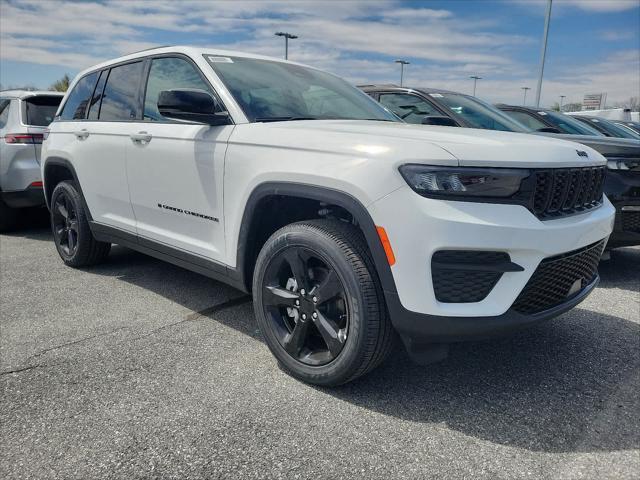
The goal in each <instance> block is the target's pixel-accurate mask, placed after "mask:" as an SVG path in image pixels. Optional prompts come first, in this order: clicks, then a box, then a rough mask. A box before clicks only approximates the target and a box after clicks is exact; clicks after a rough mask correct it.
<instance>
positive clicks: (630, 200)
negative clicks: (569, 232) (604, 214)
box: [498, 105, 640, 248]
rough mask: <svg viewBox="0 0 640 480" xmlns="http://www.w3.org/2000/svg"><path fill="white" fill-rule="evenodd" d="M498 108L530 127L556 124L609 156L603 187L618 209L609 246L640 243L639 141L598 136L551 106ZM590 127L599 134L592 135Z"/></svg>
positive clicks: (578, 139)
mask: <svg viewBox="0 0 640 480" xmlns="http://www.w3.org/2000/svg"><path fill="white" fill-rule="evenodd" d="M498 108H499V109H500V110H502V111H503V112H505V113H507V114H508V115H511V116H513V118H514V119H516V120H518V121H519V122H521V123H523V124H525V125H526V126H528V127H529V128H531V129H538V128H539V127H555V128H557V129H558V130H559V131H561V132H562V133H565V134H568V135H571V136H565V135H562V137H563V138H571V139H573V140H575V141H578V142H580V143H583V144H585V145H588V146H590V147H591V148H593V149H594V150H597V151H598V152H600V153H601V154H602V155H604V156H605V157H606V158H607V160H609V163H608V173H607V178H606V181H605V185H604V191H605V193H606V194H607V197H608V198H609V200H611V203H613V204H614V206H615V207H616V212H617V215H616V225H615V229H614V232H613V234H612V235H611V238H610V240H609V247H610V248H615V247H624V246H631V245H640V141H638V140H635V139H630V138H612V137H604V136H599V135H601V134H600V133H599V132H597V130H595V129H594V128H593V127H592V126H591V125H586V124H584V123H582V122H580V121H579V120H576V119H574V118H573V117H570V116H569V115H565V114H562V113H558V112H554V111H551V110H544V109H537V108H530V107H520V106H513V105H498ZM591 130H594V131H596V132H597V133H598V135H596V136H593V135H591V134H590V131H591ZM570 132H574V133H573V134H571V133H570Z"/></svg>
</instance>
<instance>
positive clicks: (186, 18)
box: [0, 0, 640, 105]
mask: <svg viewBox="0 0 640 480" xmlns="http://www.w3.org/2000/svg"><path fill="white" fill-rule="evenodd" d="M71 3H72V2H61V1H54V0H0V83H1V84H2V86H3V88H7V87H10V86H18V85H32V86H35V87H40V88H46V87H47V86H49V85H50V84H51V83H52V82H53V81H55V80H56V79H57V78H59V77H61V76H62V75H63V74H64V73H69V74H71V75H75V74H76V73H77V72H78V71H80V70H82V69H83V68H86V67H89V66H91V65H92V64H95V63H98V62H100V61H103V60H107V59H109V58H113V57H117V56H119V55H122V54H125V53H128V52H132V51H135V50H140V49H143V48H149V47H153V46H157V45H170V44H182V45H185V44H194V45H206V46H210V47H220V48H225V49H236V50H243V51H250V52H255V53H262V54H267V55H274V56H282V54H283V50H284V47H283V40H282V39H280V38H278V37H275V36H274V35H273V33H274V32H276V31H279V30H285V31H290V32H292V33H295V34H298V35H299V36H300V38H299V39H297V40H294V41H292V42H291V44H290V55H289V57H290V59H291V60H295V61H300V62H303V63H307V64H311V65H314V66H317V67H320V68H324V69H327V70H329V71H332V72H334V73H337V74H339V75H342V76H344V77H346V78H347V79H348V80H350V81H352V82H354V83H377V82H385V83H389V82H397V81H398V80H399V71H398V66H397V65H395V64H394V63H393V60H395V59H396V58H403V59H406V60H408V61H410V62H411V65H409V66H408V67H407V69H406V71H405V83H406V84H408V85H415V86H430V87H439V88H448V89H452V90H458V91H463V92H469V91H470V89H471V88H472V81H471V80H470V79H469V76H470V75H479V76H481V77H483V79H482V80H480V81H479V83H478V90H477V93H478V96H480V97H482V98H485V99H486V100H488V101H492V102H509V103H512V102H516V103H522V90H521V87H522V86H529V87H532V88H533V89H535V85H536V76H537V69H538V61H539V56H540V39H541V35H542V29H543V21H544V11H545V4H546V2H545V1H544V0H510V1H506V0H504V1H491V0H475V1H467V0H449V1H399V0H379V1H366V2H365V1H360V2H350V1H338V0H336V1H311V0H309V1H302V0H291V1H270V0H264V1H232V0H227V1H198V0H183V1H177V0H175V1H172V0H150V1H145V0H128V1H125V0H104V1H83V2H75V3H73V4H71ZM639 35H640V0H554V2H553V10H552V21H551V29H550V36H549V50H548V56H547V65H546V69H545V83H544V85H543V95H542V103H543V104H544V105H550V104H552V103H553V102H555V101H557V100H558V98H559V95H566V96H567V99H566V100H565V102H568V101H579V100H581V99H582V96H583V95H584V94H585V93H596V92H607V94H608V100H609V103H615V102H621V101H625V100H628V98H629V97H631V96H639V95H640V37H639ZM532 91H533V90H532ZM532 91H531V92H532ZM531 92H529V99H531V97H532V93H531Z"/></svg>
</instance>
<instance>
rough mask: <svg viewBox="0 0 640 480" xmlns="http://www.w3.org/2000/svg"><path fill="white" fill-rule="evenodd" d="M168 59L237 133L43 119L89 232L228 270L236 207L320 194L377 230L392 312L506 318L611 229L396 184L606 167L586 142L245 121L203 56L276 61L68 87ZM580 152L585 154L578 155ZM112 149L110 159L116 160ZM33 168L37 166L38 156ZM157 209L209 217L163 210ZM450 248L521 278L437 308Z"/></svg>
mask: <svg viewBox="0 0 640 480" xmlns="http://www.w3.org/2000/svg"><path fill="white" fill-rule="evenodd" d="M173 53H176V54H183V55H186V56H188V57H189V58H191V59H192V60H193V62H194V63H195V64H196V65H197V66H198V68H199V69H200V70H201V72H202V74H203V75H204V76H205V77H206V79H207V80H208V81H209V82H210V84H211V85H212V86H213V88H214V89H215V91H216V93H217V94H218V96H219V97H220V99H221V100H222V102H223V103H224V105H225V106H226V108H227V110H228V111H229V113H230V116H231V118H232V120H233V122H234V125H228V126H220V127H209V126H203V125H180V126H177V127H176V126H175V125H173V126H171V127H169V126H167V125H163V124H155V123H152V122H126V123H121V124H120V123H117V122H115V123H113V124H109V125H107V126H105V125H101V126H100V127H99V128H100V129H106V130H105V131H106V132H107V133H104V132H103V133H102V134H99V135H94V132H93V131H92V130H95V129H97V128H98V126H96V125H93V122H64V121H56V122H54V123H53V124H52V125H51V134H50V135H49V138H48V140H47V141H46V142H45V144H44V147H43V159H47V158H50V157H58V158H63V159H65V160H68V161H69V162H70V163H71V164H72V165H73V166H74V167H75V170H76V172H77V175H78V179H79V181H80V183H81V184H82V190H83V193H84V196H85V199H86V202H87V205H88V207H89V210H90V211H91V213H92V215H93V217H94V220H95V221H97V222H99V223H103V224H106V225H109V226H112V227H117V228H121V229H124V230H127V231H130V232H133V231H135V232H137V234H138V235H140V236H142V237H144V238H147V239H151V240H156V241H158V242H161V243H162V244H165V245H169V246H172V247H175V248H179V249H181V250H183V251H186V252H189V253H191V254H194V255H197V256H200V257H202V258H206V259H210V260H213V261H216V262H218V263H221V264H224V265H225V266H228V267H230V268H234V267H236V266H237V265H236V256H237V252H238V248H239V245H238V238H239V234H240V230H241V227H242V219H243V214H244V210H245V206H246V204H247V200H248V199H249V197H250V195H251V193H252V192H253V191H254V189H255V188H256V187H258V186H259V185H261V184H263V183H265V182H293V183H297V184H303V185H312V186H316V187H326V188H329V189H333V190H337V191H340V192H344V193H346V194H348V195H350V196H352V197H354V198H355V199H357V200H358V201H359V202H360V203H361V204H362V205H363V206H365V207H366V208H367V210H368V212H369V213H370V215H371V217H372V219H373V221H374V223H375V224H376V225H379V226H383V227H384V228H385V229H386V232H387V234H388V236H389V239H390V241H391V245H392V247H393V251H394V253H395V256H396V260H397V261H396V264H395V265H394V266H393V267H392V274H393V279H394V281H395V283H396V287H397V290H398V295H399V298H400V300H401V302H402V304H403V306H404V307H405V308H406V309H407V310H410V311H413V312H419V313H424V314H430V315H442V316H452V317H456V316H467V317H469V316H471V317H482V316H494V315H500V314H502V313H505V312H506V311H507V310H508V309H509V307H510V305H511V304H512V303H513V301H514V300H515V298H516V297H517V296H518V294H519V293H520V291H521V290H522V288H523V287H524V285H525V284H526V283H527V281H528V280H529V278H530V277H531V275H532V274H533V272H534V270H535V269H536V267H537V266H538V264H539V263H540V261H541V260H542V259H543V258H545V257H549V256H553V255H556V254H560V253H564V252H568V251H572V250H575V249H579V248H581V247H584V246H587V245H590V244H592V243H594V242H597V241H599V240H602V239H606V238H607V236H608V235H609V234H610V232H611V230H612V225H613V218H614V209H613V207H612V206H611V204H610V203H609V202H608V201H607V200H606V198H605V200H604V203H603V204H602V205H601V206H599V207H598V208H595V209H592V210H589V211H586V212H584V213H581V214H577V215H573V216H569V217H566V218H559V219H555V220H547V221H541V220H539V219H538V218H537V217H536V216H534V215H533V214H532V213H531V212H530V211H528V210H527V209H526V208H525V207H523V206H518V205H503V204H500V205H499V204H491V203H472V202H462V201H444V200H435V199H430V198H424V197H422V196H420V195H418V194H416V193H415V192H413V191H412V190H411V189H410V188H409V187H408V186H407V183H406V182H405V180H404V179H403V178H402V176H401V175H400V173H399V171H398V168H399V167H400V166H401V165H403V164H406V163H418V164H425V165H443V166H455V167H457V166H479V167H482V166H484V167H510V168H532V167H536V168H560V167H580V166H596V165H605V163H606V162H605V159H604V157H602V156H601V155H600V154H599V153H597V152H596V151H595V150H592V149H590V148H589V147H586V146H584V145H580V144H576V143H573V142H569V141H565V140H559V139H555V138H549V137H543V136H534V135H527V134H518V133H507V132H497V131H489V130H481V129H466V128H453V127H440V126H424V125H408V124H404V123H388V122H376V121H354V120H317V121H289V122H273V123H250V122H249V121H248V120H247V117H246V116H245V114H244V113H243V111H242V109H241V108H240V106H239V105H238V104H237V103H236V102H235V100H234V98H233V96H232V95H231V93H230V92H229V90H228V89H227V88H226V87H225V85H224V84H223V82H222V81H221V80H220V78H219V77H218V76H217V75H216V74H215V72H214V71H213V69H212V68H211V66H210V65H209V64H208V63H207V61H206V60H205V59H204V55H213V56H217V57H225V56H234V57H238V56H241V57H251V58H264V59H268V60H272V61H281V60H277V59H272V58H269V57H261V56H258V55H250V54H244V53H239V52H229V51H221V50H216V49H201V48H191V47H168V48H162V49H155V50H152V51H145V52H140V53H137V54H132V55H129V56H126V57H121V58H118V59H115V60H113V61H110V62H106V63H103V64H100V65H97V66H95V67H92V68H91V69H88V70H85V71H84V72H82V73H80V74H79V75H78V77H77V78H76V80H75V81H74V83H73V84H72V85H71V87H70V89H69V91H71V90H73V86H74V85H75V83H76V82H77V81H78V79H79V78H81V77H82V76H83V75H84V74H86V73H88V72H91V71H95V70H97V69H100V68H103V67H107V66H109V65H111V64H114V63H119V62H123V61H126V60H130V59H135V58H144V57H147V56H150V55H158V54H173ZM371 101H372V102H373V101H374V100H371ZM63 104H64V100H63ZM96 123H101V122H96ZM78 128H85V129H87V130H88V131H89V133H90V136H89V137H88V138H87V139H86V140H81V141H79V140H78V139H77V138H76V137H75V136H74V134H73V132H74V131H75V130H76V129H78ZM140 131H145V132H148V133H149V134H151V135H152V140H151V141H150V142H149V144H148V145H139V144H134V143H133V142H131V141H130V139H129V138H128V136H129V135H130V134H134V133H138V132H140ZM102 136H104V140H100V142H99V143H98V139H99V138H102ZM94 139H95V140H96V142H95V144H93V145H92V143H93V142H94ZM82 142H84V143H82ZM89 145H91V148H90V149H89ZM577 150H580V151H583V152H586V153H587V155H588V157H587V158H585V157H584V156H579V155H578V154H577ZM115 152H121V153H120V154H118V155H115V156H116V157H117V158H114V154H115ZM42 165H43V169H44V166H45V165H46V161H43V162H42ZM159 203H166V204H167V205H169V206H174V207H179V208H181V209H191V210H193V211H195V212H199V213H201V214H204V215H207V216H210V217H212V218H216V219H217V221H210V220H209V221H207V220H203V219H202V218H197V217H193V216H188V215H178V214H174V212H165V211H163V210H162V209H161V208H159V207H158V204H159ZM452 248H461V249H468V250H498V251H505V252H508V253H509V255H510V256H511V258H512V260H513V261H514V262H516V263H518V264H519V265H521V266H522V267H523V268H524V271H523V272H512V273H506V274H504V275H503V277H502V278H501V280H500V281H499V282H498V284H497V285H496V286H495V287H494V289H493V290H492V291H491V293H490V294H489V295H488V296H487V297H486V298H485V299H484V300H482V301H480V302H475V303H447V304H445V303H440V302H438V301H437V300H436V299H435V295H434V292H433V288H432V285H431V275H430V259H431V255H432V254H433V252H435V251H436V250H439V249H452Z"/></svg>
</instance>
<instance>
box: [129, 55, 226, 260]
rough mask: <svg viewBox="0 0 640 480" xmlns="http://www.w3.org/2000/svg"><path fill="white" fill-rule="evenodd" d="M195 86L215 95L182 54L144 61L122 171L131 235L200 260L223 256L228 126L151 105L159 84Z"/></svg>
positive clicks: (167, 87)
mask: <svg viewBox="0 0 640 480" xmlns="http://www.w3.org/2000/svg"><path fill="white" fill-rule="evenodd" d="M174 89H198V90H204V91H207V92H209V93H210V94H212V95H214V96H216V93H215V91H214V89H213V88H212V87H211V85H210V84H209V83H208V81H207V80H206V78H205V76H204V75H203V74H202V72H201V71H200V69H199V68H198V66H197V65H195V63H193V62H192V61H191V60H190V59H188V58H187V57H183V56H178V55H175V56H162V57H155V58H152V59H151V60H150V63H149V65H148V80H147V82H146V86H145V89H144V90H145V98H144V115H143V119H142V120H138V121H136V122H135V123H133V124H130V125H129V130H128V132H129V133H130V135H131V136H130V137H128V138H127V142H126V143H127V172H128V178H129V187H130V190H131V203H132V205H133V210H134V213H135V216H136V220H137V229H138V234H139V235H140V237H141V238H142V240H141V241H144V239H145V238H146V239H150V240H153V241H155V242H161V243H165V244H168V245H171V246H173V247H177V248H178V249H181V250H184V251H186V252H189V253H192V254H196V255H199V256H202V257H205V258H206V259H210V260H214V261H222V260H223V258H224V256H223V255H224V226H223V218H222V212H223V209H222V185H223V174H224V158H225V153H226V149H227V141H228V139H229V136H230V135H231V132H232V131H233V126H232V125H224V126H208V125H201V124H195V123H187V122H179V121H175V120H171V119H169V118H165V117H163V116H162V115H160V113H159V112H158V108H157V102H158V95H159V94H160V92H161V91H163V90H174Z"/></svg>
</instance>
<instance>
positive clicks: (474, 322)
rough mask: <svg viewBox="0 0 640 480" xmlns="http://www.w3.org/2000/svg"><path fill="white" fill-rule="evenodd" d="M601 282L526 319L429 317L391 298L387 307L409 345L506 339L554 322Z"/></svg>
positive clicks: (505, 315)
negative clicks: (407, 308) (536, 326)
mask: <svg viewBox="0 0 640 480" xmlns="http://www.w3.org/2000/svg"><path fill="white" fill-rule="evenodd" d="M599 281H600V277H599V276H597V275H596V277H595V279H594V280H593V281H592V282H591V283H590V284H589V285H587V286H586V287H585V288H583V289H582V291H580V293H578V294H577V295H575V296H573V297H571V298H570V299H568V300H567V301H566V302H564V303H562V304H560V305H557V306H555V307H553V308H550V309H548V310H544V311H542V312H540V313H536V314H533V315H523V314H521V313H518V312H516V311H514V310H512V309H509V310H508V311H507V312H505V313H503V314H502V315H497V316H490V317H444V316H438V315H426V314H422V313H416V312H412V311H409V310H406V309H405V308H404V307H403V306H402V304H401V303H400V299H399V298H398V296H397V295H388V296H387V304H388V307H389V310H390V312H392V314H391V315H392V316H391V319H392V322H393V326H394V327H395V328H396V330H398V332H399V333H400V335H401V337H402V338H403V340H404V342H405V344H409V345H411V344H428V343H452V342H460V341H466V340H479V339H484V338H490V337H495V336H499V335H504V334H508V333H511V332H515V331H518V330H521V329H524V328H527V327H530V326H532V325H535V324H536V323H540V322H543V321H545V320H550V319H552V318H554V317H557V316H558V315H561V314H562V313H564V312H566V311H568V310H571V309H572V308H573V307H575V306H576V305H578V304H579V303H580V302H582V301H583V300H584V299H585V298H587V297H588V296H589V294H590V293H591V292H592V291H593V290H594V289H595V288H596V286H597V285H598V283H599Z"/></svg>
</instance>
